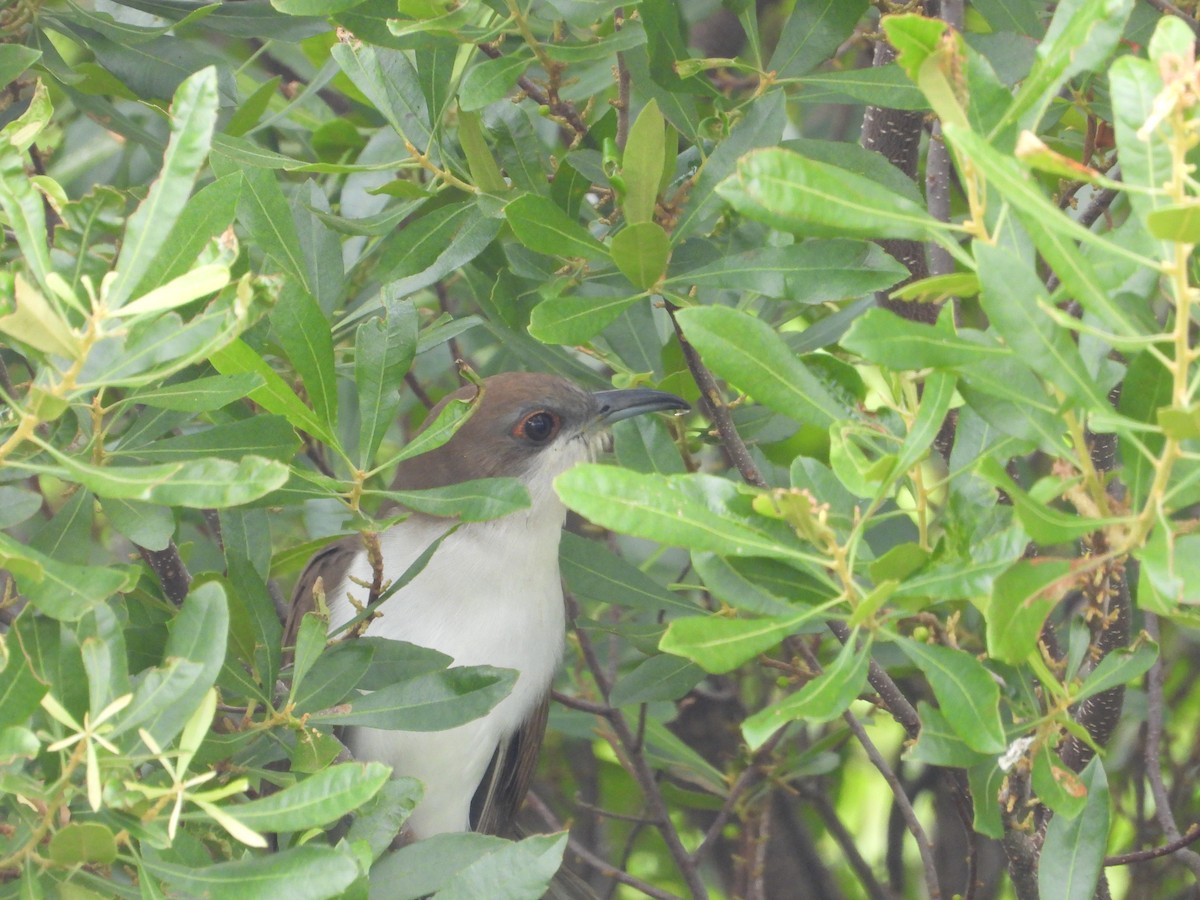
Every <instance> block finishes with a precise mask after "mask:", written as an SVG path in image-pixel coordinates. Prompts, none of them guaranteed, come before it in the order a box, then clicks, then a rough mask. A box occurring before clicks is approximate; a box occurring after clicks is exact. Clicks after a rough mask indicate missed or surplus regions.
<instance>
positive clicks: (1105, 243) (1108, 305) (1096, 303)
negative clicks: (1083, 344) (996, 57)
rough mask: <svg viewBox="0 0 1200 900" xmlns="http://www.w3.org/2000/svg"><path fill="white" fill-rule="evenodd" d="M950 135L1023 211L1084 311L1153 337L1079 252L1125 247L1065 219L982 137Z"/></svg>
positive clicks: (959, 131)
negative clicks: (1081, 247) (1081, 248)
mask: <svg viewBox="0 0 1200 900" xmlns="http://www.w3.org/2000/svg"><path fill="white" fill-rule="evenodd" d="M944 131H945V134H946V138H947V140H948V141H949V142H950V144H951V146H953V147H954V148H955V150H956V151H957V152H958V153H959V155H960V156H962V155H964V154H965V155H966V156H967V157H969V158H970V160H971V162H972V163H973V164H974V165H975V166H976V167H977V168H978V169H979V171H980V174H982V175H983V176H984V177H985V178H986V179H987V180H988V181H989V182H991V183H992V185H993V186H994V187H995V188H996V190H997V191H999V192H1000V194H1001V196H1002V197H1003V198H1004V200H1005V201H1007V202H1008V203H1009V204H1011V205H1012V206H1013V208H1014V209H1015V210H1016V211H1017V213H1018V216H1019V217H1020V219H1021V222H1022V223H1023V224H1024V226H1025V230H1026V231H1027V232H1028V234H1029V236H1030V238H1031V239H1032V240H1033V243H1034V245H1035V246H1036V247H1037V249H1038V252H1040V253H1041V254H1042V256H1044V257H1045V259H1046V261H1047V262H1048V263H1049V264H1050V267H1051V268H1052V269H1053V270H1054V271H1055V273H1056V274H1057V275H1058V277H1059V278H1060V279H1061V280H1062V283H1063V286H1064V287H1065V288H1066V289H1067V290H1068V292H1070V293H1071V294H1072V295H1073V296H1074V297H1075V299H1077V300H1078V301H1079V302H1080V303H1081V304H1082V305H1083V307H1084V309H1086V310H1087V311H1089V312H1091V313H1093V314H1094V315H1096V316H1097V317H1098V318H1099V319H1100V320H1101V321H1103V322H1104V323H1105V325H1106V326H1107V327H1108V328H1110V329H1111V330H1113V331H1114V332H1115V333H1116V334H1118V335H1127V336H1134V335H1143V334H1146V333H1149V331H1150V328H1151V327H1152V325H1151V323H1150V322H1149V321H1143V319H1144V318H1145V317H1144V316H1140V317H1135V315H1134V314H1133V313H1132V312H1131V311H1130V310H1128V309H1126V308H1124V307H1122V306H1120V305H1118V303H1117V302H1116V301H1115V300H1114V298H1113V296H1112V295H1111V292H1110V291H1109V290H1108V289H1106V287H1105V286H1104V284H1103V282H1102V281H1101V279H1100V278H1099V276H1098V275H1097V274H1096V271H1095V269H1094V268H1093V266H1092V265H1091V264H1090V263H1089V262H1088V261H1087V259H1086V258H1085V257H1084V256H1083V254H1082V253H1080V252H1079V248H1078V247H1077V246H1076V242H1077V241H1078V242H1082V243H1084V244H1091V245H1092V246H1095V247H1096V248H1097V249H1098V250H1099V251H1100V252H1101V253H1104V254H1122V255H1123V254H1124V251H1123V249H1122V248H1121V247H1120V246H1119V245H1116V244H1114V243H1113V242H1111V241H1109V240H1107V239H1106V238H1104V237H1101V236H1099V235H1097V234H1096V233H1095V232H1092V231H1090V230H1088V229H1086V228H1084V227H1083V226H1082V225H1080V224H1079V223H1078V222H1076V221H1075V220H1074V219H1072V218H1070V217H1069V216H1065V215H1063V214H1062V211H1061V210H1059V209H1058V207H1057V206H1055V205H1054V204H1053V203H1052V202H1051V201H1050V200H1049V198H1047V197H1046V196H1045V195H1044V194H1043V193H1042V192H1041V190H1040V189H1039V188H1038V185H1037V183H1036V182H1035V181H1033V179H1031V178H1030V176H1029V174H1028V172H1026V170H1025V169H1024V168H1023V167H1022V166H1021V164H1020V163H1019V162H1018V161H1017V160H1016V159H1014V158H1012V157H1011V156H1006V155H1004V154H1002V153H1000V151H998V150H996V149H995V148H994V147H992V146H991V145H989V144H988V143H987V142H986V141H985V140H984V139H983V138H981V137H980V136H979V135H977V134H975V133H974V132H972V131H970V130H968V129H966V128H962V127H960V126H957V125H955V124H953V123H951V122H947V123H944ZM976 247H977V248H978V244H977V245H976Z"/></svg>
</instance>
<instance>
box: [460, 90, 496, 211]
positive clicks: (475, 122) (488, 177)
mask: <svg viewBox="0 0 1200 900" xmlns="http://www.w3.org/2000/svg"><path fill="white" fill-rule="evenodd" d="M458 142H459V143H460V144H461V145H462V148H463V153H464V154H465V155H466V157H467V168H469V169H470V170H471V178H472V179H473V180H474V181H475V186H476V187H477V188H479V190H481V191H483V192H484V193H488V194H502V193H504V192H505V191H507V190H508V182H506V181H505V180H504V176H503V175H502V174H501V173H500V167H499V166H498V165H496V159H495V157H493V156H492V151H491V149H490V148H489V147H488V145H487V140H486V139H485V138H484V136H483V126H482V125H481V124H480V121H479V115H478V114H477V113H472V112H469V111H467V110H460V111H459V114H458Z"/></svg>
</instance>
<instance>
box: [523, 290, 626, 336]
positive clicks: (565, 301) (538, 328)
mask: <svg viewBox="0 0 1200 900" xmlns="http://www.w3.org/2000/svg"><path fill="white" fill-rule="evenodd" d="M640 299H642V297H641V295H638V294H634V295H633V296H632V297H629V296H623V295H621V296H604V297H593V296H587V295H566V296H561V297H550V298H548V299H546V300H543V301H542V302H541V303H539V304H538V305H537V306H535V307H534V308H533V313H532V314H531V315H530V318H529V333H530V334H531V335H533V336H534V337H535V338H537V339H538V340H539V341H542V342H543V343H546V344H582V343H583V342H584V341H587V340H589V339H591V338H593V337H595V336H596V335H597V334H599V333H600V332H601V331H602V330H603V329H604V328H606V327H607V326H609V325H611V324H612V323H613V322H614V321H615V320H616V319H617V317H618V316H620V315H621V313H623V312H624V311H625V310H627V309H628V308H629V307H630V306H632V305H633V304H634V303H637V301H638V300H640Z"/></svg>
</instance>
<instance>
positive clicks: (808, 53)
mask: <svg viewBox="0 0 1200 900" xmlns="http://www.w3.org/2000/svg"><path fill="white" fill-rule="evenodd" d="M866 11H867V3H866V0H816V2H810V3H802V4H800V5H798V6H797V7H796V8H795V9H793V10H792V13H791V15H790V16H788V20H787V23H786V24H785V25H784V26H783V32H782V33H781V34H780V35H779V43H777V44H776V45H775V52H774V53H773V54H772V55H771V61H770V62H769V63H767V69H768V70H770V71H773V72H775V73H776V75H777V77H780V78H793V77H795V76H797V75H803V74H805V73H806V72H810V71H812V70H813V69H815V68H816V67H817V66H818V65H820V64H821V63H823V62H824V61H825V60H827V59H829V58H830V57H831V56H832V55H833V53H834V51H835V50H837V49H838V47H840V46H841V45H842V42H843V41H845V40H846V38H848V37H849V36H850V35H851V33H852V32H853V31H854V26H855V25H857V24H858V21H859V19H861V18H862V17H863V13H865V12H866Z"/></svg>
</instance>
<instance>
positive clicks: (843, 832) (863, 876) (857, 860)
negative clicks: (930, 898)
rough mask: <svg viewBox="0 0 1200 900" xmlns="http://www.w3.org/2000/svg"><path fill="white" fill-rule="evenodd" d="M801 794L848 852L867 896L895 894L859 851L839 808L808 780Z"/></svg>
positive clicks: (880, 899) (877, 899) (875, 899)
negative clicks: (877, 876)
mask: <svg viewBox="0 0 1200 900" xmlns="http://www.w3.org/2000/svg"><path fill="white" fill-rule="evenodd" d="M800 795H801V796H802V797H803V798H804V799H805V800H807V801H808V802H809V803H810V804H811V805H812V807H813V809H815V810H816V812H817V815H819V816H820V817H821V821H822V822H824V823H825V829H826V831H828V832H829V836H830V837H832V838H833V840H834V841H835V842H836V843H837V845H838V846H839V847H841V848H842V852H843V853H844V854H846V859H847V860H848V861H849V863H850V868H852V869H853V870H854V874H856V875H857V876H858V880H859V883H860V884H862V886H863V888H864V889H865V890H866V892H867V896H868V897H870V898H871V900H890V898H891V897H893V896H894V894H893V892H892V890H891V889H890V888H888V887H886V886H884V885H882V884H880V883H879V879H877V878H876V877H875V872H874V871H873V870H872V869H871V864H870V863H868V862H867V861H866V860H865V859H863V856H862V854H861V853H859V852H858V838H857V837H855V836H854V835H853V834H851V833H850V829H848V828H847V827H846V825H845V823H844V822H842V820H841V819H840V818H838V814H837V810H836V809H835V808H834V806H833V804H832V803H830V802H829V798H828V797H827V796H826V795H825V794H824V793H822V792H821V791H819V790H817V789H816V788H815V787H814V786H813V785H810V784H809V783H808V782H802V783H801V784H800Z"/></svg>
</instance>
